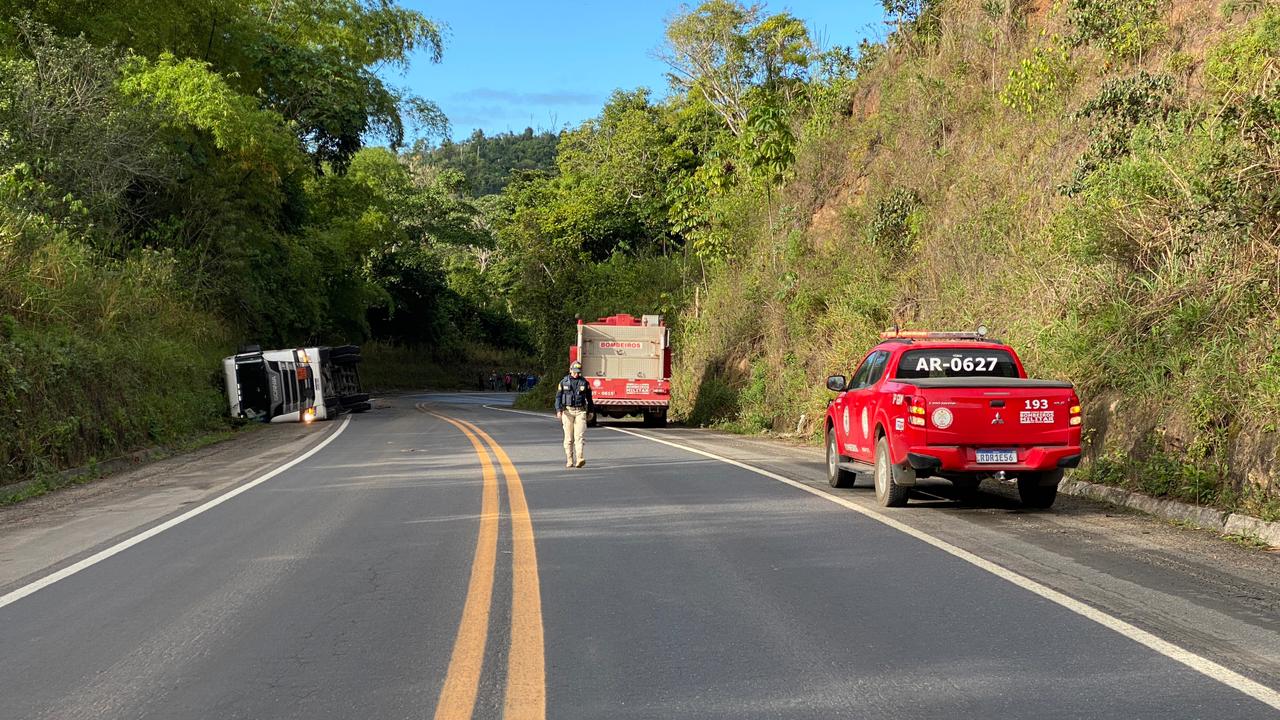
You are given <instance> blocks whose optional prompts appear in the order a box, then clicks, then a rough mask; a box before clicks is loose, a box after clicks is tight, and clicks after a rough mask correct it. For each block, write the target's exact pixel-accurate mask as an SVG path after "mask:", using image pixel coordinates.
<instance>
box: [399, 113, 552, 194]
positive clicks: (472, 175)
mask: <svg viewBox="0 0 1280 720" xmlns="http://www.w3.org/2000/svg"><path fill="white" fill-rule="evenodd" d="M559 141H560V136H559V135H557V134H556V133H553V132H549V131H544V132H540V133H537V134H534V132H533V128H525V129H524V132H522V133H520V134H519V135H517V134H515V133H501V134H498V135H494V136H493V137H488V136H486V135H485V134H484V131H483V130H476V131H474V132H472V133H471V136H470V137H468V138H467V139H466V140H465V141H464V142H460V143H455V142H453V141H452V140H450V139H449V138H448V137H446V138H444V139H443V140H441V141H440V144H439V145H437V146H435V147H431V146H429V145H424V146H421V147H419V148H417V151H418V152H420V153H421V154H422V159H423V161H425V162H426V163H427V164H429V165H434V166H436V167H440V168H447V169H450V170H457V171H458V172H460V173H462V176H463V177H464V178H466V187H467V190H468V191H470V192H471V194H472V195H475V196H484V195H497V194H498V193H500V192H502V191H503V190H504V189H505V188H506V187H507V183H508V182H510V181H511V176H512V175H514V174H519V173H525V172H530V171H541V172H552V171H554V170H555V166H556V144H557V143H558V142H559Z"/></svg>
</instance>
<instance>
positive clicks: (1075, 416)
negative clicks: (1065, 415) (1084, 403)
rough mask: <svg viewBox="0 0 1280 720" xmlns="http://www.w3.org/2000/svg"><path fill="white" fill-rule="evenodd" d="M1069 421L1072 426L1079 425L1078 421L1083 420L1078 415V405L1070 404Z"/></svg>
mask: <svg viewBox="0 0 1280 720" xmlns="http://www.w3.org/2000/svg"><path fill="white" fill-rule="evenodd" d="M1070 422H1071V426H1072V427H1075V426H1077V425H1079V424H1080V423H1082V422H1084V418H1083V417H1081V416H1080V406H1079V405H1072V406H1071V421H1070Z"/></svg>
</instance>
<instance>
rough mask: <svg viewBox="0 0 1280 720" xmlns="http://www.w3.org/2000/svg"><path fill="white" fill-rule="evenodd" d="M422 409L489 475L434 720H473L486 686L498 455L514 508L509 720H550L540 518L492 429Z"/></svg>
mask: <svg viewBox="0 0 1280 720" xmlns="http://www.w3.org/2000/svg"><path fill="white" fill-rule="evenodd" d="M418 409H419V410H421V411H422V412H426V413H429V414H431V415H433V416H435V417H437V418H440V419H441V420H444V421H445V422H447V423H449V424H450V425H453V426H454V427H456V428H458V429H459V430H461V431H462V433H463V434H464V435H466V436H467V439H468V440H470V441H471V447H472V448H473V449H474V450H475V453H476V457H478V458H479V459H480V470H481V472H482V474H483V477H484V490H483V491H482V493H481V502H480V532H479V535H478V536H477V538H476V553H475V559H474V560H473V561H472V565H471V580H470V583H469V584H468V586H467V599H466V603H465V604H464V605H463V608H462V622H461V624H460V625H459V627H458V636H457V639H456V640H455V641H454V644H453V655H452V657H451V658H450V660H449V672H448V674H447V675H446V676H445V681H444V688H443V689H442V690H441V691H440V701H439V703H438V704H437V705H436V714H435V717H436V719H437V720H445V719H448V720H454V719H460V720H469V718H470V717H471V715H472V713H473V712H474V710H475V704H476V695H477V694H478V692H479V689H480V674H481V672H482V671H483V669H484V649H485V643H486V642H487V640H488V636H489V613H490V609H491V607H492V605H493V577H494V572H495V571H496V569H497V555H498V478H497V473H496V472H495V471H494V462H493V461H492V460H490V456H489V454H490V453H492V454H493V457H494V458H496V460H497V464H498V465H499V466H500V467H501V468H502V475H503V477H504V478H505V479H506V487H507V502H508V504H509V505H510V509H511V558H512V577H511V647H510V650H509V652H508V654H507V685H506V698H505V701H504V704H503V717H504V718H507V719H509V720H514V719H520V720H524V719H529V720H543V719H544V718H545V717H546V714H547V697H546V692H547V691H546V686H547V683H546V665H545V657H544V654H543V647H542V596H541V593H540V589H539V585H538V556H537V551H536V549H535V547H534V542H533V521H532V520H531V519H530V517H529V505H528V503H526V502H525V497H524V485H523V484H522V483H521V482H520V473H518V472H516V468H515V465H513V464H512V462H511V458H510V457H508V456H507V453H506V451H505V450H503V449H502V446H501V445H499V444H498V443H497V442H496V441H495V440H494V439H493V438H492V437H490V436H489V434H488V433H486V432H485V431H483V430H481V429H480V428H478V427H476V426H475V425H473V424H472V423H469V422H467V421H465V420H457V419H454V418H451V417H447V416H445V415H441V414H439V413H436V412H432V411H430V410H428V409H427V407H426V406H425V405H418ZM482 441H483V442H482ZM486 445H487V450H486Z"/></svg>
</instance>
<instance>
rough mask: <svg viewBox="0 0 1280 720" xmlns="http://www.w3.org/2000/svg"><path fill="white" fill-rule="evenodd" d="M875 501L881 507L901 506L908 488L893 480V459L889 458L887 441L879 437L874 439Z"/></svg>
mask: <svg viewBox="0 0 1280 720" xmlns="http://www.w3.org/2000/svg"><path fill="white" fill-rule="evenodd" d="M875 480H876V502H878V503H880V505H881V506H882V507H902V506H903V505H906V504H907V494H908V493H910V492H911V491H910V489H908V488H905V487H903V486H901V485H896V484H894V482H893V461H892V460H891V459H890V458H889V441H888V439H886V438H884V437H881V438H880V439H879V440H877V441H876V472H875Z"/></svg>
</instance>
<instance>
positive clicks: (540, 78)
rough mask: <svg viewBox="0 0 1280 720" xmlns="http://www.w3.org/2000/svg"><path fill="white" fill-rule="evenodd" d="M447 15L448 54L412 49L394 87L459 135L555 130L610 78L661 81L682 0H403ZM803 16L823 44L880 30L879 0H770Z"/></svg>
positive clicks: (591, 105) (611, 83) (601, 95)
mask: <svg viewBox="0 0 1280 720" xmlns="http://www.w3.org/2000/svg"><path fill="white" fill-rule="evenodd" d="M401 4H402V5H404V6H406V7H411V8H414V9H416V10H419V11H421V12H422V13H424V14H425V15H426V16H427V17H430V18H431V19H433V20H436V21H437V22H441V23H444V24H446V25H448V34H447V38H446V42H445V50H444V60H443V61H442V62H441V63H440V64H438V65H433V64H431V62H430V61H429V59H428V58H426V57H425V56H420V57H417V58H416V59H415V60H414V62H413V63H412V67H411V68H410V69H409V71H408V72H406V73H404V74H400V73H395V72H392V73H383V75H384V76H385V78H386V79H387V80H388V81H389V82H390V83H391V84H393V85H395V86H397V87H404V88H408V89H410V90H411V91H413V92H414V93H416V94H418V95H421V96H423V97H425V98H428V99H430V100H434V101H435V102H436V103H437V104H439V105H440V107H441V109H443V110H444V112H445V114H446V115H448V116H449V121H450V123H451V125H452V134H453V137H454V138H455V139H463V138H465V137H466V136H468V135H470V134H471V131H472V130H473V129H474V128H481V129H483V130H484V131H485V133H487V134H495V133H499V132H504V131H507V130H510V131H514V132H519V131H521V130H523V129H524V128H525V127H526V126H528V127H533V128H535V129H539V130H542V129H551V130H556V129H559V128H561V127H564V126H576V125H577V124H579V123H581V122H582V121H583V120H586V119H587V118H590V117H593V116H594V115H596V114H597V113H598V112H599V110H600V107H601V106H602V105H603V104H604V101H605V100H606V99H608V97H609V94H610V93H612V92H613V90H614V89H616V88H627V89H631V88H635V87H639V86H645V87H649V88H651V89H652V90H654V91H655V93H656V94H658V95H662V94H664V93H665V91H666V79H665V76H664V73H665V70H666V67H665V66H664V65H663V64H662V63H661V62H660V61H658V60H656V59H654V57H653V54H654V51H655V50H657V49H658V48H659V47H660V46H661V45H662V39H663V28H664V27H665V25H664V21H665V20H666V19H667V18H668V17H670V16H671V15H673V14H675V13H676V12H678V11H679V9H680V3H679V2H666V1H665V0H659V1H652V2H645V1H643V0H642V1H641V2H630V3H628V2H591V3H566V2H527V1H526V2H509V1H507V0H501V1H498V2H493V1H489V2H485V1H483V0H481V1H476V0H471V1H469V2H468V1H465V0H435V1H428V0H401ZM783 10H788V11H790V12H791V13H792V14H794V15H796V16H797V17H800V18H802V19H804V20H805V21H806V22H807V23H808V24H809V28H810V31H811V32H812V33H813V35H814V37H815V39H817V40H818V41H819V42H820V43H821V45H822V46H823V47H831V46H833V45H853V46H857V44H858V41H859V40H861V39H862V38H865V37H872V38H877V39H878V38H882V37H883V36H884V34H885V29H884V23H883V11H882V8H881V5H880V2H879V0H845V1H844V2H839V1H832V0H828V1H827V2H822V1H821V0H792V1H791V2H770V3H768V4H767V12H770V13H773V12H781V11H783Z"/></svg>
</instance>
